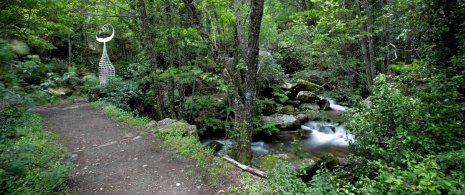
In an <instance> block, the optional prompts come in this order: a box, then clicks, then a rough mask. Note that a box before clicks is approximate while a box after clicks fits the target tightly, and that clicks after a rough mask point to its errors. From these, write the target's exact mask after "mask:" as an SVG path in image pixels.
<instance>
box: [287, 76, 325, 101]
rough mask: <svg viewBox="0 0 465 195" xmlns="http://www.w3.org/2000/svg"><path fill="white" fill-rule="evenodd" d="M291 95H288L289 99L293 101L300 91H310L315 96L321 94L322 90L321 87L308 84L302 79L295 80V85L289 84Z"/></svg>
mask: <svg viewBox="0 0 465 195" xmlns="http://www.w3.org/2000/svg"><path fill="white" fill-rule="evenodd" d="M290 88H291V93H290V94H289V98H290V99H293V98H294V97H296V96H297V94H298V93H299V92H301V91H310V92H313V93H315V94H317V95H319V94H321V93H323V91H324V88H323V87H322V86H321V85H318V84H315V83H312V82H308V81H306V80H303V79H297V82H296V83H293V84H291V86H290Z"/></svg>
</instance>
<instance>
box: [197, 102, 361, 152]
mask: <svg viewBox="0 0 465 195" xmlns="http://www.w3.org/2000/svg"><path fill="white" fill-rule="evenodd" d="M323 98H325V99H327V100H328V101H329V102H330V107H331V109H332V110H329V111H323V112H329V113H335V112H336V113H338V114H342V113H345V112H348V111H349V110H350V108H348V107H345V106H341V105H338V104H337V103H336V102H335V101H334V100H333V99H330V98H326V97H323ZM301 129H302V130H301V131H302V132H304V134H306V136H304V137H305V138H301V137H300V136H298V131H297V129H296V130H293V131H281V133H282V135H283V139H281V140H278V141H273V142H264V141H258V142H252V147H251V149H252V153H253V155H254V156H262V155H267V154H271V153H274V152H275V151H282V150H284V151H287V152H290V151H292V150H295V148H296V147H298V149H299V150H301V151H305V152H308V153H309V154H312V155H315V156H321V155H323V154H327V153H331V154H333V155H334V156H336V157H344V156H346V155H348V154H349V151H348V150H347V147H348V146H349V142H351V141H353V140H354V136H353V135H352V134H350V133H349V132H348V131H346V129H345V128H344V125H343V124H337V123H332V122H326V121H308V122H307V123H305V124H303V125H301ZM213 140H214V141H218V142H220V143H222V144H223V145H225V146H227V147H231V145H232V141H231V140H229V139H207V140H203V141H202V144H203V145H204V146H205V145H207V144H208V143H210V142H211V141H213Z"/></svg>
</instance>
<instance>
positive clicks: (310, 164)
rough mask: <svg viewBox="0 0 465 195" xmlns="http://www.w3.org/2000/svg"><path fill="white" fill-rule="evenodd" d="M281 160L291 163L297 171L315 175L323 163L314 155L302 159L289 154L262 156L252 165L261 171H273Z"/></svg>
mask: <svg viewBox="0 0 465 195" xmlns="http://www.w3.org/2000/svg"><path fill="white" fill-rule="evenodd" d="M280 160H282V161H287V162H289V163H290V164H291V165H292V166H293V167H294V169H295V170H297V169H300V168H303V169H305V170H306V171H307V173H311V174H315V172H316V170H317V169H318V168H319V165H320V164H321V162H322V160H321V159H319V158H317V157H315V156H312V155H308V156H307V157H305V158H301V157H299V156H296V155H295V154H291V153H288V154H273V155H267V156H262V157H259V158H255V159H254V160H253V162H252V163H253V164H254V165H255V166H257V167H258V168H259V169H261V170H264V171H269V170H272V169H273V168H274V167H275V166H276V164H277V163H278V161H280Z"/></svg>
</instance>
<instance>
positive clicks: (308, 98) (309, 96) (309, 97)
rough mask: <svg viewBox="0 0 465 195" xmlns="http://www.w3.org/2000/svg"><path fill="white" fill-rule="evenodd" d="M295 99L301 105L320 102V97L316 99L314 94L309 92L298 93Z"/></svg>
mask: <svg viewBox="0 0 465 195" xmlns="http://www.w3.org/2000/svg"><path fill="white" fill-rule="evenodd" d="M297 99H298V100H299V101H300V102H301V103H313V102H318V101H320V97H318V96H317V95H316V94H314V93H313V92H310V91H300V92H299V93H298V94H297ZM328 106H329V102H328Z"/></svg>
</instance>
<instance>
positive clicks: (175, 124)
mask: <svg viewBox="0 0 465 195" xmlns="http://www.w3.org/2000/svg"><path fill="white" fill-rule="evenodd" d="M149 129H150V130H151V131H153V132H155V133H160V132H169V131H173V130H181V131H183V132H184V133H186V134H188V135H197V133H198V131H197V127H196V126H195V125H190V124H188V123H186V122H181V121H177V120H174V119H170V118H165V119H163V120H160V121H158V122H157V123H156V125H155V126H153V127H151V128H149Z"/></svg>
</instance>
